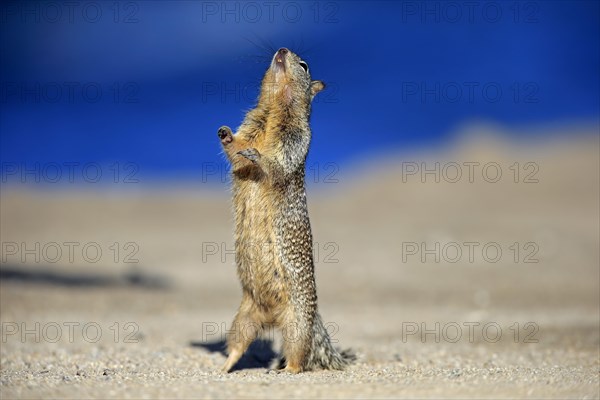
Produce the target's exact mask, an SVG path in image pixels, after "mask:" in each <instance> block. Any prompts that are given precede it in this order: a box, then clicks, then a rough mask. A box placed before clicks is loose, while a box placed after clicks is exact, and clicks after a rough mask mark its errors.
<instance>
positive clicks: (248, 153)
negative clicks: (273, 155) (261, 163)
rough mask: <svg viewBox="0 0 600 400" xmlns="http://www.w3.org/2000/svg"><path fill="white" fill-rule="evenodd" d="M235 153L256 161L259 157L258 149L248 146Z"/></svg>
mask: <svg viewBox="0 0 600 400" xmlns="http://www.w3.org/2000/svg"><path fill="white" fill-rule="evenodd" d="M237 154H239V155H240V156H243V157H246V158H247V159H248V160H250V161H252V162H257V161H258V160H259V159H260V153H259V152H258V150H256V149H255V148H253V147H250V148H248V149H245V150H242V151H238V152H237Z"/></svg>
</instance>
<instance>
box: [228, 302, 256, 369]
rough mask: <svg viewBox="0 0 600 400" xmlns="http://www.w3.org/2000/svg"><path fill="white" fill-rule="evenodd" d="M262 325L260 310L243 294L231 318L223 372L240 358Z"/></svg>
mask: <svg viewBox="0 0 600 400" xmlns="http://www.w3.org/2000/svg"><path fill="white" fill-rule="evenodd" d="M262 327H263V318H262V317H261V313H260V311H258V310H257V309H256V307H255V306H254V302H253V301H252V299H251V298H250V297H249V296H246V295H244V297H243V298H242V304H241V305H240V309H239V310H238V313H237V314H236V316H235V318H234V320H233V326H232V328H231V329H232V331H233V332H231V334H230V335H229V336H228V338H227V353H228V354H229V355H228V357H227V360H226V361H225V364H224V365H223V368H222V370H223V372H229V371H231V369H232V368H233V367H234V366H235V364H236V363H237V362H238V361H239V360H240V358H241V357H242V355H244V352H245V351H246V350H247V349H248V347H249V346H250V344H251V343H252V342H253V341H254V340H255V339H256V338H257V337H258V335H259V334H260V333H261V331H262Z"/></svg>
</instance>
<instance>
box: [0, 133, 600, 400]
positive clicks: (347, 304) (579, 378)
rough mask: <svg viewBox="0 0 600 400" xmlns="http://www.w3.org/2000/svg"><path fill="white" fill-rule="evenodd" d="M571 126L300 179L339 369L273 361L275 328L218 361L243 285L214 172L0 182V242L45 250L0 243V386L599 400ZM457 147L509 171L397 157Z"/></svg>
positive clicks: (453, 156) (585, 202) (591, 157)
mask: <svg viewBox="0 0 600 400" xmlns="http://www.w3.org/2000/svg"><path fill="white" fill-rule="evenodd" d="M579 133H580V132H579ZM579 133H578V132H573V136H572V137H571V138H570V139H569V141H568V142H566V141H565V142H561V141H557V140H555V141H549V142H548V143H546V144H544V145H542V144H541V143H540V142H539V141H532V142H530V143H518V144H517V143H508V142H504V141H501V140H496V139H493V137H492V138H490V137H488V139H485V140H479V141H472V140H467V141H465V142H463V144H460V145H457V146H456V147H454V148H451V149H446V150H443V151H442V150H440V152H438V153H423V154H411V155H397V156H391V157H385V158H384V160H385V161H378V162H375V161H374V160H373V159H368V160H366V162H365V164H363V165H362V166H361V167H356V169H354V170H340V171H339V176H336V178H338V180H339V182H337V183H332V182H324V181H322V179H319V181H318V182H317V183H314V184H312V185H311V187H310V189H309V203H310V205H309V206H310V212H311V218H312V223H313V231H314V239H315V243H316V245H315V247H316V248H317V249H318V250H317V252H316V255H315V258H316V260H317V284H318V291H319V301H320V310H321V314H322V315H323V319H324V320H325V321H326V322H327V323H328V324H329V325H328V326H329V328H330V330H331V332H332V335H333V337H334V339H335V340H337V341H338V343H339V345H340V346H342V347H351V348H352V349H354V350H355V351H356V353H357V354H358V361H357V362H356V363H355V364H354V365H353V366H352V367H350V368H349V369H348V370H346V371H344V372H330V371H317V372H309V373H303V374H299V375H287V374H277V373H275V372H273V371H270V370H269V369H268V366H269V365H270V363H272V362H273V358H274V357H276V354H275V352H277V351H278V344H279V342H280V339H279V338H278V337H277V336H273V339H274V340H273V342H271V340H270V339H271V337H270V336H272V335H269V337H267V338H266V339H265V341H263V342H262V343H257V345H255V346H253V347H252V349H251V351H250V352H249V353H248V354H247V355H246V356H245V357H244V359H243V360H242V362H241V364H240V368H238V369H237V370H236V371H235V372H233V373H231V374H223V373H220V372H218V369H219V368H220V366H221V365H222V363H223V362H224V360H225V357H224V355H223V353H222V341H223V339H224V337H225V334H226V330H227V329H228V327H229V324H230V322H231V319H232V317H233V315H234V313H235V311H236V307H237V305H238V302H239V300H240V297H241V292H240V288H239V284H238V281H237V278H236V274H235V268H234V262H233V256H232V255H231V254H230V252H229V251H230V250H231V249H232V248H233V246H232V237H231V231H232V217H231V215H230V206H229V199H228V193H227V188H226V185H225V184H223V185H216V186H208V185H206V186H205V187H200V188H196V187H195V188H188V189H186V188H185V185H182V186H178V187H175V188H170V189H168V190H167V187H165V188H163V189H161V190H156V189H155V190H153V191H150V190H149V189H148V188H147V187H144V186H142V185H139V186H140V187H135V188H133V189H130V188H129V189H128V190H126V191H123V190H120V189H121V187H117V188H114V187H109V188H93V189H92V190H88V191H85V192H82V191H80V190H77V189H70V190H67V191H64V190H56V189H50V190H33V189H31V188H22V187H11V188H3V190H2V196H1V208H0V210H1V214H0V216H1V226H0V233H1V235H2V242H3V246H7V245H6V243H9V242H10V243H26V245H27V246H29V248H31V247H33V248H34V249H35V247H34V246H35V243H36V242H39V243H40V246H41V247H40V251H39V252H38V254H41V255H40V262H39V263H37V262H35V260H34V258H33V257H34V256H31V255H29V256H27V257H28V258H26V260H25V262H22V260H21V259H20V257H21V250H22V248H21V249H20V250H19V252H18V253H17V254H16V255H14V254H12V253H13V251H12V249H9V248H7V247H3V260H2V261H3V263H2V268H1V269H0V271H1V273H2V279H1V282H0V289H1V293H0V300H1V306H0V320H1V322H2V332H1V333H2V341H1V351H0V357H1V358H0V362H1V367H0V368H1V371H0V391H1V397H2V398H3V399H9V398H84V397H101V398H107V397H110V398H142V397H146V398H159V397H163V398H200V397H202V398H312V397H315V398H396V397H412V398H424V397H435V398H441V397H448V398H458V397H460V398H464V397H477V398H481V397H486V398H525V397H528V398H531V397H533V398H598V397H599V396H600V392H599V390H600V389H599V386H600V383H599V373H600V361H599V346H600V333H599V329H600V328H599V318H600V310H599V282H600V276H599V263H600V255H599V243H600V239H599V220H600V215H599V198H600V197H599V185H600V183H599V182H600V176H599V169H600V168H599V154H600V153H599V143H598V137H597V136H596V137H593V136H592V137H590V136H587V138H586V137H584V136H580V135H579ZM465 161H467V162H468V161H473V162H480V163H481V164H485V163H488V162H497V163H498V165H499V166H500V168H501V170H502V173H503V175H502V177H503V179H501V180H500V181H499V182H497V183H489V182H487V181H486V180H485V179H483V178H482V175H481V170H479V175H477V174H476V175H475V178H474V181H473V182H472V183H471V182H469V181H468V179H466V178H463V179H461V180H459V181H458V182H456V183H451V182H449V181H448V179H444V177H442V179H441V180H440V182H439V183H437V182H435V179H434V177H427V176H426V182H425V183H422V182H421V179H420V177H419V176H418V175H415V176H413V175H408V176H407V175H406V172H407V168H409V166H408V164H404V167H403V164H402V162H416V163H417V165H420V163H421V162H426V163H427V165H428V166H430V168H432V166H433V165H434V164H435V162H440V163H441V164H440V165H441V166H442V165H443V166H448V165H450V164H448V163H449V162H459V163H462V162H465ZM515 162H519V169H520V170H521V172H522V174H521V175H520V176H519V178H518V179H517V180H518V181H519V182H518V183H515V182H514V174H513V171H512V170H511V169H510V167H511V165H513V164H514V163H515ZM528 162H534V163H535V165H536V166H537V172H535V173H534V174H533V175H532V176H529V178H531V179H537V180H538V182H537V183H535V182H529V183H525V182H523V179H524V175H527V174H529V173H531V172H532V171H533V168H535V167H531V165H529V167H531V168H532V169H527V170H526V169H524V168H525V164H526V163H528ZM529 167H527V168H529ZM450 168H451V165H450V166H448V169H447V170H446V172H447V174H446V176H445V178H452V177H454V176H455V175H454V174H452V175H450V172H451V171H450ZM403 171H404V172H405V179H404V180H405V181H406V182H403V178H402V173H403ZM476 171H477V170H476ZM465 172H466V169H464V170H463V173H465ZM488 172H490V175H489V176H487V177H488V178H489V177H490V176H492V175H493V174H491V171H488ZM492 177H493V176H492ZM450 180H451V179H450ZM196 186H198V185H196ZM201 186H202V185H201ZM52 242H56V243H58V244H59V246H61V247H62V249H63V250H65V249H66V247H64V245H63V243H65V242H77V243H78V244H79V247H77V250H76V251H74V256H73V262H72V263H71V262H70V260H69V259H68V257H67V256H66V255H65V254H66V253H65V252H63V255H62V256H61V257H59V258H58V260H57V261H56V262H55V263H51V262H47V261H48V260H44V258H46V259H50V258H53V257H54V253H50V251H51V250H52V249H51V248H50V247H51V246H50V247H48V244H49V243H52ZM91 242H93V243H96V245H97V246H99V247H100V248H101V249H102V251H103V253H102V257H101V258H100V259H99V261H97V262H95V263H94V262H90V261H89V258H90V257H88V260H86V259H85V257H83V255H82V253H81V250H80V249H81V247H82V246H84V245H85V244H86V243H91ZM115 242H117V243H118V246H117V247H119V248H120V252H119V254H115V251H114V250H111V247H110V246H112V244H113V243H115ZM471 242H474V243H476V245H473V246H474V249H475V250H474V252H473V256H472V259H470V258H469V257H470V255H469V254H468V247H466V246H467V245H465V244H464V243H471ZM131 243H134V247H128V248H126V247H125V246H127V245H128V244H129V246H131ZM415 243H416V244H417V248H416V249H418V250H415V247H412V246H413V245H414V244H415ZM436 243H437V244H438V245H439V251H437V250H436V247H435V246H436ZM514 243H517V245H516V247H512V249H511V246H513V245H514ZM421 244H424V245H425V246H426V249H425V250H427V249H433V250H432V252H430V253H429V255H427V254H425V256H426V257H425V260H422V256H423V254H422V253H421V252H420V246H421ZM486 245H487V246H486ZM44 246H46V247H47V253H46V254H42V249H43V248H44ZM135 246H137V247H135ZM457 246H458V248H460V250H461V251H463V254H462V257H460V258H459V259H458V260H457V261H456V262H453V261H454V260H455V258H456V254H458V253H456V249H457ZM484 247H485V248H486V250H487V251H488V252H487V253H483V251H482V249H483V248H484ZM498 247H499V248H500V249H501V250H502V255H501V256H500V257H499V258H498V259H497V260H496V258H497V257H496V255H495V253H494V251H493V250H495V249H497V248H498ZM517 248H518V249H519V251H518V252H517V251H516V249H517ZM134 250H137V251H135V255H133V256H131V257H129V258H127V256H128V255H129V254H130V253H131V252H133V251H134ZM415 251H417V252H416V253H415ZM34 252H35V250H34ZM436 256H438V257H439V260H436V259H435V257H436ZM132 259H138V260H139V262H134V263H130V262H125V261H131V260H132ZM436 261H439V262H436ZM492 261H495V262H492ZM526 261H528V262H526ZM529 261H536V262H529Z"/></svg>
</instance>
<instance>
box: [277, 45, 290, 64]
mask: <svg viewBox="0 0 600 400" xmlns="http://www.w3.org/2000/svg"><path fill="white" fill-rule="evenodd" d="M288 52H289V50H288V49H286V48H285V47H282V48H281V49H279V50H277V53H275V62H277V63H283V62H284V61H285V56H286V55H287V54H288Z"/></svg>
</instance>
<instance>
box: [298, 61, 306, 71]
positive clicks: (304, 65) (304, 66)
mask: <svg viewBox="0 0 600 400" xmlns="http://www.w3.org/2000/svg"><path fill="white" fill-rule="evenodd" d="M300 66H301V67H302V68H304V72H306V73H308V64H307V63H305V62H304V61H300Z"/></svg>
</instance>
